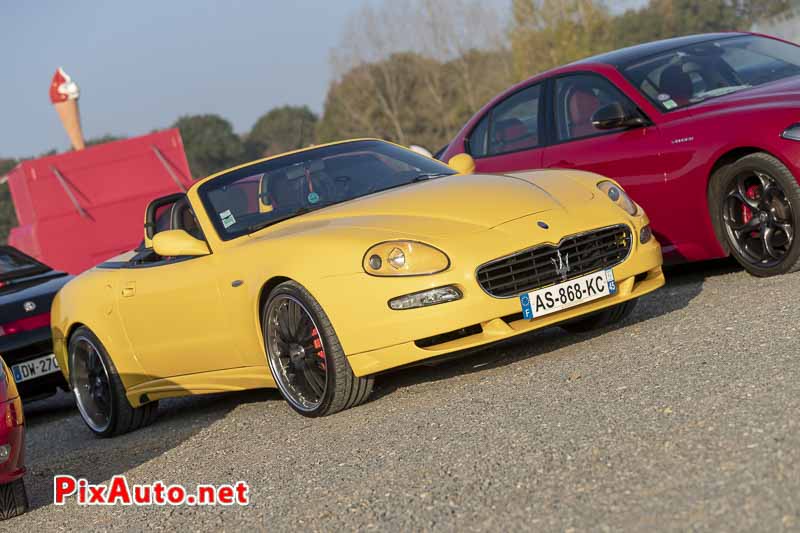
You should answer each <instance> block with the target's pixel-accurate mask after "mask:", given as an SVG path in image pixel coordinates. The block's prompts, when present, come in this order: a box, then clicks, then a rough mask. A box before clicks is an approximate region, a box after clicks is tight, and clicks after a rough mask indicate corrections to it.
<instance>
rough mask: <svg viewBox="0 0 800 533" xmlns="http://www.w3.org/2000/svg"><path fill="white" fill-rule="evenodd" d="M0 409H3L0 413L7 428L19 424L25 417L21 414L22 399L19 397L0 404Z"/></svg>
mask: <svg viewBox="0 0 800 533" xmlns="http://www.w3.org/2000/svg"><path fill="white" fill-rule="evenodd" d="M0 409H2V411H4V412H3V413H2V414H3V418H4V419H5V423H6V427H7V428H9V429H11V428H15V427H17V426H21V425H22V424H23V422H24V421H25V417H24V415H23V414H22V401H21V400H20V399H19V398H14V399H13V400H10V401H8V402H6V403H5V404H2V405H0Z"/></svg>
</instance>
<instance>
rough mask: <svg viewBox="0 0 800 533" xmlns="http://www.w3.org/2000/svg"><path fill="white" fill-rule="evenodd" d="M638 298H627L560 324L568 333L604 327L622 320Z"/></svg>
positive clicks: (632, 308) (628, 313)
mask: <svg viewBox="0 0 800 533" xmlns="http://www.w3.org/2000/svg"><path fill="white" fill-rule="evenodd" d="M637 301H638V300H636V299H633V300H628V301H626V302H622V303H620V304H617V305H615V306H614V307H609V308H608V309H603V310H602V311H597V312H596V313H592V314H591V315H588V316H585V317H581V318H577V319H575V320H570V321H569V322H565V323H564V324H561V327H562V328H564V329H565V330H567V331H569V332H570V333H585V332H587V331H592V330H595V329H600V328H604V327H607V326H610V325H612V324H616V323H617V322H622V321H623V320H625V319H626V318H628V316H629V315H630V314H631V313H632V312H633V310H634V308H635V307H636V302H637Z"/></svg>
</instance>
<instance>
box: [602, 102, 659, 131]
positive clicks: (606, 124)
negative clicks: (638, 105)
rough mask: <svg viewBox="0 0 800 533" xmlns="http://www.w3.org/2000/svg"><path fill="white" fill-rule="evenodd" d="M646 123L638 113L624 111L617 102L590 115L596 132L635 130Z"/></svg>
mask: <svg viewBox="0 0 800 533" xmlns="http://www.w3.org/2000/svg"><path fill="white" fill-rule="evenodd" d="M646 123H647V121H646V120H645V119H644V117H642V116H641V115H640V114H639V113H637V112H635V111H634V112H632V113H631V112H628V111H626V110H625V108H623V107H622V104H620V103H619V102H614V103H612V104H608V105H607V106H603V107H601V108H600V109H598V110H597V111H596V112H595V114H594V115H592V125H593V126H594V127H595V128H597V129H598V130H613V129H616V128H635V127H638V126H644V125H645V124H646Z"/></svg>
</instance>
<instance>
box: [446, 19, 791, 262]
mask: <svg viewBox="0 0 800 533" xmlns="http://www.w3.org/2000/svg"><path fill="white" fill-rule="evenodd" d="M460 153H467V154H470V155H471V156H472V158H473V159H474V160H475V165H476V168H477V170H478V171H485V172H511V171H517V170H522V169H532V168H551V167H566V168H576V169H584V170H589V171H593V172H597V173H599V174H603V175H606V176H610V177H612V178H614V179H616V180H617V181H618V182H619V183H620V184H621V185H622V186H623V187H624V188H625V189H626V190H627V191H628V192H629V193H630V195H631V196H632V197H633V199H634V200H636V201H637V202H638V203H639V204H641V205H642V207H644V209H645V210H646V211H647V214H648V215H649V216H650V220H651V225H652V227H653V230H654V232H655V234H656V236H657V237H658V240H659V241H660V242H661V243H662V245H663V247H664V250H663V251H664V255H665V259H667V260H668V261H671V262H677V261H698V260H703V259H711V258H717V257H724V256H727V255H729V254H732V255H733V256H734V257H735V258H736V259H737V260H738V261H739V262H740V263H741V264H742V265H743V266H744V268H746V269H747V270H748V271H749V272H751V273H752V274H755V275H758V276H770V275H775V274H781V273H785V272H790V271H794V270H798V269H800V244H799V243H798V240H800V239H795V238H794V236H795V235H794V234H795V231H796V228H798V227H799V226H798V225H799V224H800V186H798V181H797V180H798V178H800V47H798V46H797V45H795V44H792V43H789V42H786V41H782V40H779V39H775V38H771V37H767V36H763V35H756V34H749V33H719V34H706V35H693V36H689V37H680V38H676V39H669V40H664V41H658V42H653V43H648V44H642V45H639V46H634V47H631V48H625V49H622V50H617V51H614V52H609V53H607V54H603V55H599V56H595V57H591V58H588V59H584V60H582V61H578V62H576V63H572V64H570V65H566V66H563V67H559V68H556V69H553V70H550V71H548V72H545V73H543V74H539V75H537V76H534V77H533V78H530V79H529V80H527V81H524V82H522V83H520V84H518V85H516V86H514V87H512V88H511V89H509V90H507V91H505V92H504V93H502V94H500V95H499V96H497V97H496V98H494V99H493V100H492V101H491V102H490V103H489V104H487V105H486V106H485V107H484V108H483V109H481V110H480V111H479V112H478V113H477V114H476V115H475V116H474V117H473V118H472V119H471V120H470V121H469V122H468V123H467V124H466V126H464V128H463V129H462V130H461V132H459V134H458V135H457V136H456V137H455V139H453V141H452V142H450V144H449V145H448V147H447V148H446V149H445V150H444V151H443V152H442V154H441V156H440V158H441V159H443V160H445V161H449V160H450V158H452V157H453V156H455V155H457V154H460Z"/></svg>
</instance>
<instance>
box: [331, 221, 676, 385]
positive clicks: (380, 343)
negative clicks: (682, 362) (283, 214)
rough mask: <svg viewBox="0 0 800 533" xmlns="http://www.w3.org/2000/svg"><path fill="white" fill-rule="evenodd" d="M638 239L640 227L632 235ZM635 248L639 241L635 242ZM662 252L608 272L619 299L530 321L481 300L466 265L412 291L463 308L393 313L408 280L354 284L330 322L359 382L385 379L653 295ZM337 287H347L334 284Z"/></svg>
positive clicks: (637, 250) (504, 304)
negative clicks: (434, 291)
mask: <svg viewBox="0 0 800 533" xmlns="http://www.w3.org/2000/svg"><path fill="white" fill-rule="evenodd" d="M633 229H634V230H635V231H634V235H638V231H639V229H640V228H639V227H634V228H633ZM637 241H638V239H637ZM661 264H662V257H661V247H660V245H659V243H658V242H657V241H656V240H655V239H651V240H650V241H649V242H648V243H647V244H644V245H642V244H639V243H638V242H636V243H635V245H634V248H633V249H632V250H631V253H630V255H629V256H628V258H627V259H626V260H625V261H623V262H622V263H620V264H619V265H617V266H615V267H614V268H613V271H614V277H615V279H616V280H617V286H618V291H617V293H616V294H615V295H613V296H610V297H606V298H602V299H599V300H594V301H591V302H587V303H585V304H582V305H579V306H576V307H572V308H569V309H565V310H563V311H559V312H556V313H553V314H550V315H545V316H542V317H540V318H536V319H534V320H531V321H529V320H525V319H523V318H522V316H521V312H522V308H521V305H520V301H519V298H516V297H514V298H495V297H492V296H489V295H488V294H486V293H485V292H484V291H483V290H482V289H481V288H480V286H479V285H478V283H477V281H476V280H475V276H474V266H472V265H464V267H463V269H462V268H459V265H457V264H454V268H452V269H451V270H449V271H447V272H443V273H441V274H437V275H434V276H426V277H424V278H418V281H417V282H416V283H418V284H419V285H418V286H417V288H416V290H423V289H427V288H433V287H438V286H444V285H455V286H457V287H458V288H459V289H460V290H461V292H462V293H463V295H464V297H463V299H461V300H458V301H455V302H450V303H445V304H441V305H435V306H431V307H423V308H419V309H410V310H403V311H395V310H391V309H389V307H388V305H387V302H388V300H389V299H390V298H392V297H396V296H399V295H401V294H403V293H404V292H406V293H408V292H412V291H406V290H404V289H405V288H406V287H408V281H407V280H400V279H397V280H395V279H386V278H375V277H372V276H367V275H366V274H365V275H363V276H361V277H359V279H358V286H359V288H360V290H359V293H360V295H361V297H360V298H359V300H358V302H357V303H356V302H354V301H353V300H350V301H348V302H347V304H349V305H347V307H346V309H345V308H342V307H338V306H337V305H330V304H329V301H330V300H328V299H325V300H324V303H323V306H324V307H325V309H326V310H328V309H330V312H329V315H330V318H331V319H332V322H333V324H334V327H335V328H336V331H337V334H338V335H339V338H340V341H341V344H342V347H343V348H344V349H345V353H346V354H347V356H348V360H349V362H350V366H351V368H352V369H353V372H354V373H355V374H356V375H357V376H364V375H370V374H375V373H378V372H382V371H384V370H388V369H391V368H396V367H400V366H405V365H409V364H413V363H417V362H419V361H423V360H425V359H430V358H436V357H439V356H442V355H446V354H449V353H452V352H457V351H460V350H465V349H469V348H475V347H478V346H483V345H487V344H491V343H494V342H497V341H501V340H504V339H508V338H511V337H513V336H516V335H520V334H523V333H527V332H530V331H534V330H536V329H540V328H544V327H547V326H550V325H553V324H557V323H559V322H563V321H566V320H570V319H573V318H576V317H579V316H583V315H587V314H590V313H592V312H594V311H599V310H601V309H604V308H607V307H611V306H614V305H617V304H619V303H622V302H624V301H627V300H632V299H635V298H638V297H640V296H643V295H645V294H647V293H649V292H652V291H654V290H656V289H658V288H659V287H661V286H662V285H664V275H663V273H662V270H661ZM338 283H340V284H342V285H349V283H344V280H341V279H340V280H338Z"/></svg>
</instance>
